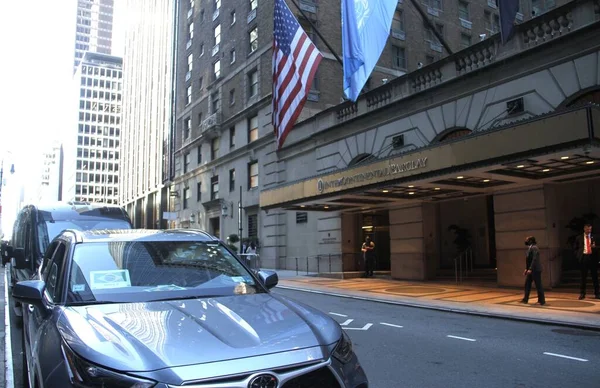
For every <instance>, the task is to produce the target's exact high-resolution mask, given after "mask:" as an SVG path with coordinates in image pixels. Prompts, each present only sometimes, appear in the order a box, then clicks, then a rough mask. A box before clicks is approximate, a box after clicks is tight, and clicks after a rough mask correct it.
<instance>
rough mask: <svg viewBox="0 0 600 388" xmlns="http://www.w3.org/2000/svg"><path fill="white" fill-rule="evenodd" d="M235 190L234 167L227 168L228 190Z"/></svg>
mask: <svg viewBox="0 0 600 388" xmlns="http://www.w3.org/2000/svg"><path fill="white" fill-rule="evenodd" d="M233 190H235V168H232V169H231V170H229V191H233Z"/></svg>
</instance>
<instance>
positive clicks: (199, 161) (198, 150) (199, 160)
mask: <svg viewBox="0 0 600 388" xmlns="http://www.w3.org/2000/svg"><path fill="white" fill-rule="evenodd" d="M197 152H198V154H197V155H198V166H199V165H201V164H202V146H201V145H199V146H198V148H197Z"/></svg>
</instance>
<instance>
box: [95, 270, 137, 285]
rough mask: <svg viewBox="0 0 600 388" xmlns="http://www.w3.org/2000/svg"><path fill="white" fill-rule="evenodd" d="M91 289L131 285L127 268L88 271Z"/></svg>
mask: <svg viewBox="0 0 600 388" xmlns="http://www.w3.org/2000/svg"><path fill="white" fill-rule="evenodd" d="M90 277H91V285H90V288H91V289H92V290H103V289H108V288H121V287H131V280H130V278H129V270H126V269H115V270H111V271H90Z"/></svg>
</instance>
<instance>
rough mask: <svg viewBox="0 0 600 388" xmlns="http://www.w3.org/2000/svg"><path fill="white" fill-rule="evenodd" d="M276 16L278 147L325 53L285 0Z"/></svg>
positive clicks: (278, 5) (277, 0) (280, 1)
mask: <svg viewBox="0 0 600 388" xmlns="http://www.w3.org/2000/svg"><path fill="white" fill-rule="evenodd" d="M274 19H275V27H274V29H273V30H274V31H273V37H274V38H273V113H272V115H273V117H272V120H273V127H274V129H275V137H276V138H277V149H279V148H281V146H282V145H283V142H284V141H285V138H286V137H287V135H288V133H289V132H290V130H291V129H292V127H293V126H294V123H295V122H296V119H297V118H298V115H300V112H302V107H303V106H304V103H305V102H306V97H307V96H308V91H309V90H310V87H311V85H312V81H313V78H314V76H315V72H316V71H317V67H319V63H320V62H321V59H323V55H322V54H321V52H320V51H319V50H318V49H317V47H316V46H315V45H314V44H313V42H312V41H311V40H310V38H309V37H308V36H307V35H306V33H305V32H304V30H303V29H302V27H300V24H299V23H298V21H297V20H296V18H295V17H294V15H293V14H292V12H291V11H290V9H289V8H288V6H287V4H286V3H285V0H275V12H274Z"/></svg>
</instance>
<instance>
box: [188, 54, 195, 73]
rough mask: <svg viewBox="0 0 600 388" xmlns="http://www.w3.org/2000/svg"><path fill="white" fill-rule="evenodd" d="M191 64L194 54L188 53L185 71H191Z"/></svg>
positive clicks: (192, 63)
mask: <svg viewBox="0 0 600 388" xmlns="http://www.w3.org/2000/svg"><path fill="white" fill-rule="evenodd" d="M193 65H194V55H193V54H190V55H188V69H187V71H192V67H193Z"/></svg>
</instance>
